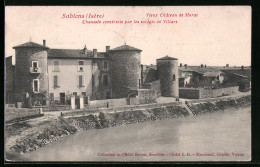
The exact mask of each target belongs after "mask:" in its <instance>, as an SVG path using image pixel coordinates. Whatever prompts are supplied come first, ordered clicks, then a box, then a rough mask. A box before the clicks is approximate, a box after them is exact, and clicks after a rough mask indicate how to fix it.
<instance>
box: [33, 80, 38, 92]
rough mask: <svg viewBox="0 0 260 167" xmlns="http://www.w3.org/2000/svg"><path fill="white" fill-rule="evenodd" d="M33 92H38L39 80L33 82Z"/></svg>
mask: <svg viewBox="0 0 260 167" xmlns="http://www.w3.org/2000/svg"><path fill="white" fill-rule="evenodd" d="M33 92H39V80H38V79H34V80H33Z"/></svg>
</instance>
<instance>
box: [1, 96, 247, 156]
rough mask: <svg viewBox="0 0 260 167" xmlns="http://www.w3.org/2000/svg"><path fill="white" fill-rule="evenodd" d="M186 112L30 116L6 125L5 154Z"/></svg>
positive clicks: (200, 105) (229, 105)
mask: <svg viewBox="0 0 260 167" xmlns="http://www.w3.org/2000/svg"><path fill="white" fill-rule="evenodd" d="M250 105H251V95H245V96H238V97H232V98H225V99H223V98H222V99H217V98H216V99H209V100H208V99H207V100H199V101H198V100H196V101H189V103H187V106H188V107H189V108H190V109H191V110H192V112H193V113H194V114H200V113H205V112H219V111H223V110H226V109H239V108H245V107H248V106H250ZM199 111H201V112H199ZM189 115H190V114H189V112H188V111H187V109H186V108H185V107H184V106H183V105H178V106H162V107H155V108H148V109H136V110H131V111H122V112H114V113H104V112H100V113H98V114H89V115H82V116H77V117H66V118H64V117H58V118H48V119H46V120H45V121H41V122H40V123H35V122H33V120H34V119H32V120H28V121H24V122H20V123H14V124H12V125H6V129H5V130H6V132H5V137H6V140H5V141H6V143H5V146H6V152H7V154H8V155H10V153H12V152H14V153H18V154H24V153H29V152H31V151H34V150H36V149H37V148H39V147H43V146H45V145H47V144H49V143H52V142H55V141H57V140H60V139H61V138H63V137H65V136H67V135H70V134H74V133H76V132H78V131H83V130H91V129H102V128H108V127H114V126H123V125H128V124H135V123H142V122H147V121H154V120H163V119H172V118H177V117H186V116H189ZM36 119H43V118H36Z"/></svg>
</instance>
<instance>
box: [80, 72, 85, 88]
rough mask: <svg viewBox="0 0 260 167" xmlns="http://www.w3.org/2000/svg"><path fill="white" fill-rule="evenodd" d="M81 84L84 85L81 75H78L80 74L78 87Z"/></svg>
mask: <svg viewBox="0 0 260 167" xmlns="http://www.w3.org/2000/svg"><path fill="white" fill-rule="evenodd" d="M83 86H84V80H83V76H82V75H80V76H79V87H83Z"/></svg>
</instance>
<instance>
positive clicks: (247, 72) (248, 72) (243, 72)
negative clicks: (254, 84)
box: [222, 68, 251, 80]
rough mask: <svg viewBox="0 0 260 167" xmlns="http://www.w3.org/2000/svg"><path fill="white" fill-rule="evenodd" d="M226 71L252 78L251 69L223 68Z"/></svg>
mask: <svg viewBox="0 0 260 167" xmlns="http://www.w3.org/2000/svg"><path fill="white" fill-rule="evenodd" d="M222 71H223V72H224V73H227V74H233V75H237V76H241V77H243V78H248V79H249V80H251V69H249V68H248V69H244V70H242V69H225V70H224V69H223V70H222Z"/></svg>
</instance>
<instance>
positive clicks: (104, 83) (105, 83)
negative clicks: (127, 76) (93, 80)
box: [103, 75, 109, 86]
mask: <svg viewBox="0 0 260 167" xmlns="http://www.w3.org/2000/svg"><path fill="white" fill-rule="evenodd" d="M108 84H109V78H108V75H103V86H108Z"/></svg>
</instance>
